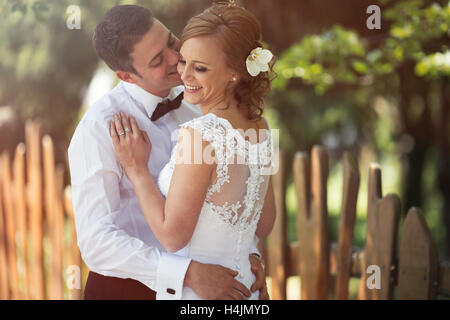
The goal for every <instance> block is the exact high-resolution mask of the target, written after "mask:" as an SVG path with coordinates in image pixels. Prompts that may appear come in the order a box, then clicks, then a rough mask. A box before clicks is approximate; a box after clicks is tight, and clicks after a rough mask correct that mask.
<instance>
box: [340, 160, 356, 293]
mask: <svg viewBox="0 0 450 320" xmlns="http://www.w3.org/2000/svg"><path fill="white" fill-rule="evenodd" d="M358 189H359V168H358V163H357V162H356V159H355V157H354V156H353V155H352V154H351V153H348V152H346V153H345V154H344V188H343V191H342V209H341V215H340V217H339V234H338V237H339V239H338V248H337V258H336V287H335V298H336V299H337V300H346V299H348V284H349V280H350V273H351V270H352V250H353V245H352V242H353V230H354V227H355V218H356V203H357V200H358Z"/></svg>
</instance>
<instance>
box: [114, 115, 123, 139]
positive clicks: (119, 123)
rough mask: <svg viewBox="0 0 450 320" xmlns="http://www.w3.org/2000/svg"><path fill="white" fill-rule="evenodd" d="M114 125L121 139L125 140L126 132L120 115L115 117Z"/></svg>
mask: <svg viewBox="0 0 450 320" xmlns="http://www.w3.org/2000/svg"><path fill="white" fill-rule="evenodd" d="M114 125H115V127H116V131H117V134H118V136H119V139H121V138H123V135H124V134H125V131H124V130H123V126H122V121H121V120H120V116H119V115H118V114H115V115H114Z"/></svg>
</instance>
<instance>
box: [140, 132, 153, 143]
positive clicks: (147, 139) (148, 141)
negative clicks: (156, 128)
mask: <svg viewBox="0 0 450 320" xmlns="http://www.w3.org/2000/svg"><path fill="white" fill-rule="evenodd" d="M141 134H142V137H143V138H144V140H145V142H146V143H147V144H151V143H152V142H151V141H150V138H149V137H148V134H147V132H146V131H145V130H141Z"/></svg>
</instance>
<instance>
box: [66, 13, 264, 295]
mask: <svg viewBox="0 0 450 320" xmlns="http://www.w3.org/2000/svg"><path fill="white" fill-rule="evenodd" d="M93 46H94V48H95V50H96V52H97V54H98V56H99V57H100V58H101V59H102V60H103V61H105V63H106V64H107V65H108V66H109V67H110V68H111V69H112V70H114V71H115V73H116V75H117V77H118V78H119V79H120V80H121V81H120V82H119V84H118V85H117V86H116V87H115V88H114V89H112V90H111V91H110V92H109V93H107V94H106V95H105V96H103V97H102V98H101V99H100V100H99V101H97V102H96V103H95V104H94V105H93V106H92V107H91V108H90V109H89V110H88V111H87V112H86V114H85V115H84V117H83V119H82V120H81V121H80V123H79V124H78V127H77V129H76V130H75V133H74V135H73V137H72V140H71V143H70V146H69V150H68V153H69V165H70V174H71V180H72V181H71V182H72V190H73V205H74V210H75V223H76V229H77V239H78V245H79V247H80V251H81V254H82V257H83V260H84V262H85V263H86V265H87V266H88V268H89V269H90V273H89V276H88V280H87V283H86V288H85V299H155V297H156V295H158V298H160V299H178V298H179V297H180V296H181V293H182V288H183V286H189V287H191V288H192V289H193V290H194V291H195V292H196V293H197V294H198V295H199V296H200V297H201V298H203V299H245V298H246V297H248V296H250V292H249V290H248V289H247V288H246V287H245V286H244V285H243V284H241V283H240V282H238V281H237V280H235V279H234V277H235V276H236V275H237V272H236V271H234V270H230V269H228V268H225V267H222V266H219V265H210V264H203V263H199V262H197V261H193V260H191V259H189V258H186V257H181V256H178V255H176V254H171V253H168V252H166V250H164V248H162V246H161V245H160V244H159V242H158V241H157V239H156V238H155V236H154V235H153V233H152V231H151V229H150V228H149V226H148V224H147V222H146V221H145V218H144V216H143V214H142V212H141V209H140V207H139V202H138V199H137V196H136V194H135V193H134V191H133V186H132V184H131V182H130V181H129V180H128V178H127V176H126V174H125V172H124V171H123V170H122V168H121V167H120V165H119V163H118V162H117V160H116V158H115V154H114V149H113V144H112V141H111V138H110V135H109V122H110V121H111V120H112V119H113V115H114V114H115V113H118V112H119V111H124V112H125V113H127V114H129V115H133V116H134V117H135V118H136V120H137V122H138V124H139V127H140V128H141V129H142V130H145V131H146V132H147V133H148V135H149V137H150V139H151V141H152V145H153V146H152V157H151V158H150V161H149V168H150V171H151V173H152V175H153V177H154V178H157V177H158V174H159V172H160V170H161V169H162V168H163V166H164V165H165V163H167V162H168V161H169V158H170V153H171V150H172V147H173V146H174V144H175V142H176V140H174V139H171V136H172V134H174V133H176V130H177V128H178V124H180V123H182V122H185V121H188V120H191V119H193V118H195V117H198V116H200V115H201V113H200V110H199V108H196V107H194V106H191V105H189V104H187V103H185V102H184V101H182V95H179V94H180V93H182V87H181V86H180V85H181V84H182V82H181V79H180V76H179V74H178V72H177V63H178V58H179V55H178V50H179V40H178V39H177V38H176V37H175V36H174V35H173V34H172V33H171V32H170V31H169V30H168V29H167V28H166V27H165V26H164V25H163V24H162V23H161V22H159V21H158V20H157V19H155V18H153V17H152V15H151V13H150V11H149V10H148V9H145V8H142V7H139V6H134V5H123V6H116V7H114V8H112V9H111V10H110V11H109V12H108V13H107V14H106V15H105V17H104V19H103V21H102V22H101V23H100V24H99V25H98V26H97V28H96V30H95V33H94V37H93ZM175 97H177V98H175ZM164 98H169V99H170V100H173V102H171V103H169V104H168V103H165V104H161V102H162V101H163V100H165V99H164ZM170 100H166V102H167V101H169V102H170ZM180 102H181V105H180ZM171 110H172V111H171ZM150 119H151V120H150ZM125 130H126V129H125ZM119 134H121V135H122V134H126V132H119ZM254 252H255V254H251V255H250V256H249V259H250V262H251V265H252V271H253V272H254V273H255V275H256V281H255V283H254V284H253V286H252V288H251V290H252V291H255V290H258V289H259V290H260V292H261V294H260V298H261V299H265V298H268V295H267V289H266V287H265V272H264V269H263V267H262V265H261V263H260V260H259V259H258V256H257V255H258V251H257V249H256V241H255V248H254Z"/></svg>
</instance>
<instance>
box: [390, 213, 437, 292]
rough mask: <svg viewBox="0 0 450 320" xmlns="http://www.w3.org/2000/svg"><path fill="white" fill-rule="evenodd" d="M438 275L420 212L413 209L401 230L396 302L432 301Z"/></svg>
mask: <svg viewBox="0 0 450 320" xmlns="http://www.w3.org/2000/svg"><path fill="white" fill-rule="evenodd" d="M438 276H439V258H438V253H437V248H436V245H435V244H434V241H433V238H432V237H431V234H430V231H429V230H428V227H427V224H426V222H425V219H424V217H423V215H422V213H421V211H420V209H419V208H414V207H413V208H411V209H409V211H408V214H407V215H406V220H405V224H404V227H403V230H402V238H401V242H400V254H399V269H398V288H397V299H399V300H429V299H435V298H436V295H437V284H438Z"/></svg>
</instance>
